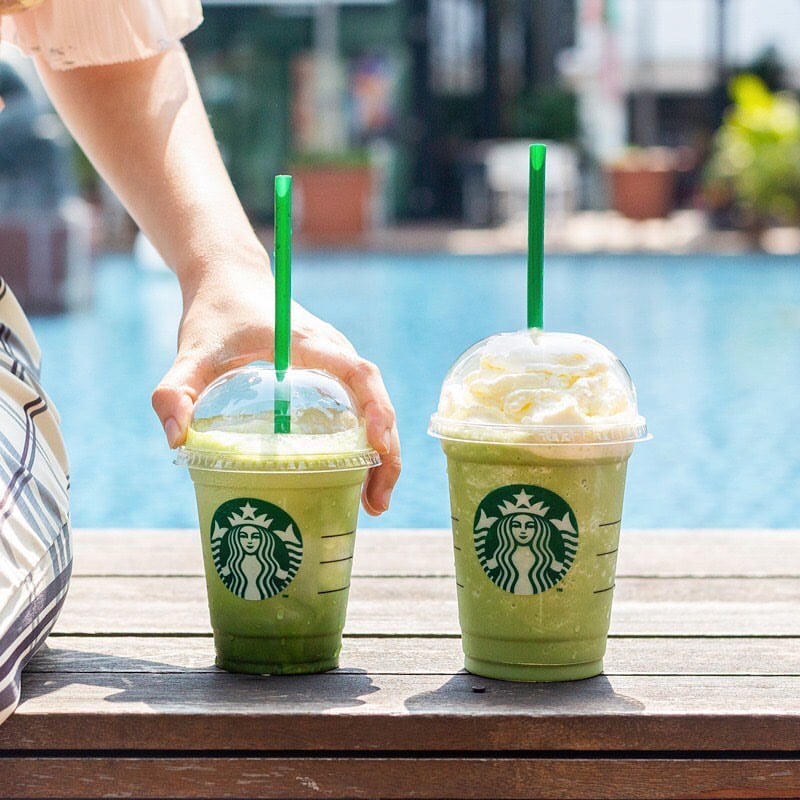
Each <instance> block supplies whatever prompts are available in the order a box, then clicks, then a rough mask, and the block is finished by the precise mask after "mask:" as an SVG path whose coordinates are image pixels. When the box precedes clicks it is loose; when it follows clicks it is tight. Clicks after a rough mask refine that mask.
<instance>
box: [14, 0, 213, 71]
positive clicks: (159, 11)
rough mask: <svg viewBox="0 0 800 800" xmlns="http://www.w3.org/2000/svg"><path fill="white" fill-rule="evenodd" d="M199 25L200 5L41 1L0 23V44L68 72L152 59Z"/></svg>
mask: <svg viewBox="0 0 800 800" xmlns="http://www.w3.org/2000/svg"><path fill="white" fill-rule="evenodd" d="M202 21H203V11H202V8H201V5H200V0H46V2H44V3H43V4H42V5H39V6H36V7H35V8H31V9H28V10H27V11H21V12H19V13H17V14H8V15H4V16H2V17H0V38H2V39H3V40H5V41H8V42H11V43H12V44H14V45H16V46H17V47H19V48H20V49H21V50H22V51H23V52H24V53H27V54H28V55H32V54H36V55H39V56H41V57H42V58H44V59H45V61H47V63H48V64H49V65H50V66H51V67H52V68H53V69H72V68H74V67H88V66H94V65H99V64H116V63H120V62H122V61H135V60H137V59H140V58H148V57H149V56H154V55H156V54H157V53H161V52H163V51H164V50H167V49H169V48H170V47H172V46H173V45H174V44H175V43H176V42H177V41H179V40H180V39H181V38H182V37H184V36H185V35H186V34H187V33H189V32H190V31H193V30H194V29H195V28H196V27H197V26H198V25H199V24H200V23H201V22H202Z"/></svg>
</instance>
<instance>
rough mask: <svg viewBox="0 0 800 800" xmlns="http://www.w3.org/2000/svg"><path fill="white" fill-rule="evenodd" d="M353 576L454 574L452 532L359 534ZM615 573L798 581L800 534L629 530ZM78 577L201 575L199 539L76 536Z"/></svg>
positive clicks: (176, 534) (123, 532) (180, 532)
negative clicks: (785, 577)
mask: <svg viewBox="0 0 800 800" xmlns="http://www.w3.org/2000/svg"><path fill="white" fill-rule="evenodd" d="M776 554H779V556H778V557H776ZM353 570H354V574H356V575H424V576H427V575H440V576H448V575H452V574H453V554H452V550H451V537H450V531H449V530H447V529H420V530H412V529H395V530H378V529H364V530H360V531H359V533H358V537H357V544H356V556H355V560H354V563H353ZM618 573H619V575H623V576H625V575H642V576H652V575H661V576H678V575H690V576H696V577H702V576H708V575H716V576H720V575H731V576H736V575H750V576H777V575H792V576H800V530H627V529H626V530H623V532H622V539H621V543H620V553H619V564H618ZM75 574H76V575H202V574H203V564H202V557H201V553H200V545H199V537H198V534H197V531H195V530H185V529H163V530H131V529H111V530H105V529H103V530H97V529H83V530H77V531H76V532H75Z"/></svg>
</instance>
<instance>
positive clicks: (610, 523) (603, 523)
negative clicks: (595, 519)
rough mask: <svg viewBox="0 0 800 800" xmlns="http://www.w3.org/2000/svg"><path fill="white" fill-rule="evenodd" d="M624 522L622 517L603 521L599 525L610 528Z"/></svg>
mask: <svg viewBox="0 0 800 800" xmlns="http://www.w3.org/2000/svg"><path fill="white" fill-rule="evenodd" d="M620 522H622V520H621V519H615V520H614V521H613V522H601V523H600V525H599V526H598V527H600V528H610V527H611V526H612V525H619V524H620Z"/></svg>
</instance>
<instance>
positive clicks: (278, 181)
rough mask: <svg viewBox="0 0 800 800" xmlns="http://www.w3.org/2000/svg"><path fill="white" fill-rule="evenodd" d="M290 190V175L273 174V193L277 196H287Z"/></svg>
mask: <svg viewBox="0 0 800 800" xmlns="http://www.w3.org/2000/svg"><path fill="white" fill-rule="evenodd" d="M291 190H292V176H291V175H276V176H275V194H276V195H277V196H278V197H287V196H288V195H289V192H291Z"/></svg>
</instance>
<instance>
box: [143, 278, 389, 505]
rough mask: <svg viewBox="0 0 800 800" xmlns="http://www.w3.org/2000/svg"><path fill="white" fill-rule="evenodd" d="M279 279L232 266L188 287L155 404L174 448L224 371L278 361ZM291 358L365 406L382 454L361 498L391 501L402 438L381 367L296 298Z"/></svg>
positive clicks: (373, 442)
mask: <svg viewBox="0 0 800 800" xmlns="http://www.w3.org/2000/svg"><path fill="white" fill-rule="evenodd" d="M273 292H274V284H273V283H272V278H271V275H270V274H269V272H268V270H267V269H266V268H265V267H264V266H262V267H261V269H260V270H258V271H255V272H246V271H241V272H239V273H237V272H236V271H231V272H230V273H229V274H228V275H227V277H224V278H223V277H220V276H215V277H213V278H211V279H207V280H205V281H203V282H201V284H200V286H199V288H198V289H197V290H196V291H192V292H190V293H188V294H187V292H186V291H184V313H183V317H182V319H181V324H180V329H179V333H178V354H177V357H176V359H175V362H174V363H173V365H172V367H171V368H170V369H169V371H168V372H167V374H166V375H165V376H164V378H163V379H162V380H161V382H160V383H159V385H158V387H157V388H156V389H155V391H154V392H153V408H154V409H155V412H156V414H157V415H158V417H159V419H160V420H161V424H162V426H163V427H164V432H165V434H166V436H167V440H168V441H169V445H170V447H177V446H178V445H180V444H182V443H183V442H184V440H185V439H186V431H187V428H188V426H189V422H190V420H191V416H192V409H193V408H194V403H195V401H196V400H197V397H198V395H199V394H200V392H202V391H203V389H204V388H205V387H206V386H208V384H209V383H211V382H212V381H213V380H214V379H215V378H217V377H219V376H220V375H221V374H222V373H224V372H226V371H228V370H229V369H232V368H234V367H237V366H242V365H244V364H246V363H249V362H250V361H254V360H257V359H264V360H267V361H272V360H273V354H274V341H275V338H274V337H275V328H274V317H273V312H272V303H271V298H272V296H273ZM292 364H293V365H295V366H299V367H315V368H319V369H324V370H326V371H327V372H329V373H331V374H332V375H335V376H336V377H337V378H339V379H340V380H341V381H343V382H344V383H345V384H346V385H347V386H348V387H349V388H350V389H351V391H352V392H353V394H354V395H355V397H356V399H357V400H358V402H359V404H360V405H361V408H362V409H363V411H364V416H365V420H366V429H367V439H368V441H369V443H370V445H371V446H372V447H373V448H374V449H375V450H376V451H377V452H378V453H379V454H380V457H381V464H380V466H378V467H376V468H374V469H372V470H370V472H369V475H368V477H367V480H366V482H365V484H364V489H363V491H362V495H361V500H362V504H363V506H364V509H365V510H366V511H367V513H368V514H371V515H373V516H377V515H379V514H381V513H383V512H384V511H386V509H387V508H388V507H389V499H390V497H391V493H392V489H393V488H394V485H395V483H396V482H397V478H398V476H399V474H400V439H399V436H398V432H397V424H396V421H395V413H394V409H393V408H392V403H391V401H390V399H389V395H388V393H387V392H386V388H385V386H384V385H383V380H382V378H381V374H380V372H379V370H378V368H377V367H376V366H375V365H374V364H372V363H370V362H369V361H366V360H364V359H363V358H361V357H360V356H359V355H358V353H357V352H356V350H355V348H354V347H353V345H352V344H350V342H349V341H348V340H347V338H345V336H343V335H342V334H341V333H340V332H339V331H337V330H336V329H335V328H334V327H333V326H331V325H329V324H327V323H326V322H323V321H322V320H320V319H318V318H317V317H315V316H314V315H313V314H310V313H309V312H308V311H306V310H305V309H304V308H302V307H301V306H299V305H297V304H296V303H295V304H293V306H292Z"/></svg>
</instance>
